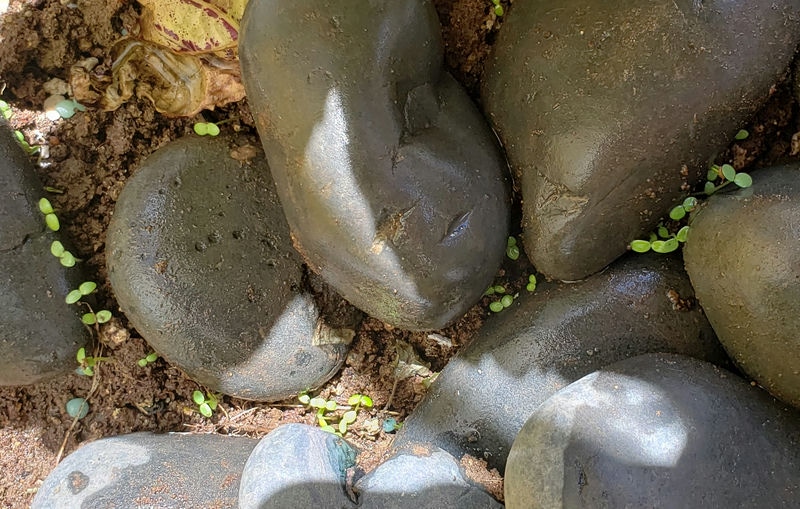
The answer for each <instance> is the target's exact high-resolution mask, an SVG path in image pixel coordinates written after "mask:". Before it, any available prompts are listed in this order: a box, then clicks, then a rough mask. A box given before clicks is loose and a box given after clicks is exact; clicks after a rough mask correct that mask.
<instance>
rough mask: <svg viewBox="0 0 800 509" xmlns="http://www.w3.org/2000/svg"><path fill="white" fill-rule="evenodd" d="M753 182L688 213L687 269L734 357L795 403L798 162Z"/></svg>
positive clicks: (799, 290) (799, 378)
mask: <svg viewBox="0 0 800 509" xmlns="http://www.w3.org/2000/svg"><path fill="white" fill-rule="evenodd" d="M754 181H755V183H754V184H753V186H752V187H751V188H748V189H742V190H739V191H737V192H734V193H722V192H720V193H717V194H715V195H713V196H711V198H710V199H709V200H708V202H707V203H706V204H705V205H704V206H703V207H702V208H701V209H700V210H699V211H697V212H696V213H695V214H693V217H692V221H691V229H690V230H689V239H688V240H687V243H686V247H685V250H684V253H685V259H686V270H687V272H688V273H689V276H690V277H691V280H692V285H694V288H695V290H696V291H697V297H698V299H700V303H701V304H702V306H703V309H704V310H705V312H706V314H707V315H708V320H709V321H710V322H711V325H712V326H713V327H714V330H715V331H716V333H717V335H718V336H719V340H720V342H721V343H722V345H723V346H724V347H725V349H726V350H727V351H728V353H729V354H730V356H731V357H732V358H733V360H734V362H736V364H737V365H738V366H739V367H740V368H741V369H742V370H743V371H744V372H745V373H747V374H748V375H749V376H751V377H753V378H755V379H756V381H758V383H759V384H761V385H762V386H763V387H764V388H766V389H767V390H768V391H770V392H771V393H772V394H773V395H775V396H777V397H779V398H781V399H783V400H784V401H786V402H788V403H791V404H792V405H794V406H796V407H800V166H798V165H794V166H791V167H779V168H772V169H769V170H759V171H758V172H756V173H754Z"/></svg>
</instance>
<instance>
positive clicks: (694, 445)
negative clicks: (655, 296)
mask: <svg viewBox="0 0 800 509" xmlns="http://www.w3.org/2000/svg"><path fill="white" fill-rule="evenodd" d="M798 472H800V415H798V413H797V412H796V411H793V410H790V409H787V408H785V407H784V406H783V405H781V404H779V403H778V402H777V401H775V400H774V399H772V398H771V397H770V396H769V395H768V394H767V393H766V392H764V391H762V390H760V389H757V388H754V387H751V386H750V385H749V384H747V383H746V382H745V381H744V380H742V379H740V378H739V377H737V376H735V375H733V374H731V373H729V372H727V371H725V370H723V369H720V368H718V367H716V366H713V365H711V364H707V363H705V362H701V361H698V360H695V359H690V358H688V357H682V356H679V355H667V354H651V355H643V356H641V357H636V358H633V359H628V360H624V361H621V362H618V363H616V364H613V365H611V366H608V367H607V368H604V369H602V370H600V371H598V372H595V373H592V374H590V375H587V376H585V377H583V378H581V379H580V380H578V381H577V382H575V383H573V384H571V385H569V386H568V387H567V388H565V389H563V390H561V391H559V392H558V393H557V394H556V395H554V396H552V397H551V398H550V399H548V400H547V401H546V402H545V403H543V404H542V405H541V406H540V407H539V409H538V410H537V411H536V413H535V414H534V415H533V416H532V417H531V418H530V420H529V421H528V422H527V423H525V426H524V427H523V429H522V431H520V433H519V436H518V437H517V440H516V441H515V442H514V446H513V447H512V449H511V454H510V455H509V457H508V464H507V467H506V477H505V498H506V507H508V508H509V509H516V508H528V507H542V508H551V507H552V508H560V507H587V508H592V509H598V508H619V507H664V508H672V507H674V508H685V507H725V508H734V507H741V508H749V507H787V508H788V507H800V475H798Z"/></svg>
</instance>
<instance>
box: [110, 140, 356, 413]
mask: <svg viewBox="0 0 800 509" xmlns="http://www.w3.org/2000/svg"><path fill="white" fill-rule="evenodd" d="M238 142H239V144H240V145H242V147H246V148H244V149H240V148H237V146H236V143H235V142H234V141H232V140H231V139H230V138H217V139H206V138H200V137H196V136H193V137H188V138H184V139H181V140H177V141H175V142H172V143H170V144H169V145H167V146H165V147H162V148H161V149H159V150H158V151H156V152H155V153H153V154H152V155H151V156H150V157H148V158H147V159H146V160H145V161H144V162H143V163H142V167H141V168H139V169H138V171H137V172H136V173H135V174H134V176H133V177H132V178H131V179H130V180H129V181H128V182H127V183H126V185H125V188H124V189H123V191H122V193H121V195H120V197H119V201H118V202H117V205H116V209H115V211H114V217H113V219H112V221H111V224H110V225H109V229H108V239H107V248H106V253H107V259H108V269H109V279H110V281H111V285H112V287H113V288H114V292H115V293H116V296H117V300H118V301H119V303H120V307H121V308H122V310H123V311H124V312H125V314H126V315H127V316H128V318H129V319H130V320H131V322H132V323H133V325H134V326H135V327H136V329H137V330H138V331H139V332H140V333H141V334H142V337H144V338H145V339H146V340H147V342H148V343H150V345H152V347H153V348H154V349H155V350H156V351H157V352H158V353H159V354H161V355H162V356H163V357H164V358H165V359H167V360H168V361H169V362H171V363H173V364H175V365H176V366H178V367H179V368H181V369H182V370H184V371H185V372H186V373H187V374H188V375H189V376H191V377H192V378H194V379H196V380H197V381H199V382H201V383H202V384H204V385H206V386H207V387H209V388H210V389H212V390H214V391H219V392H223V393H225V394H230V395H233V396H237V397H240V398H245V399H253V400H265V401H269V400H278V399H283V398H287V397H290V396H292V395H296V394H297V393H299V392H300V391H303V390H306V389H310V388H314V387H317V386H319V385H321V384H322V383H324V382H325V381H327V380H328V379H329V378H330V377H331V376H332V375H333V374H334V373H335V372H336V371H337V370H338V368H339V366H340V365H341V363H342V361H343V360H344V356H345V354H346V352H347V345H346V343H348V342H349V340H350V339H352V335H353V331H352V330H349V329H343V328H342V327H343V326H344V325H346V324H345V323H344V322H343V323H339V324H336V326H335V327H333V326H329V325H328V324H327V322H326V320H327V319H328V318H331V317H329V316H321V310H320V307H319V305H318V304H317V302H315V299H314V297H313V296H312V295H311V293H309V291H307V290H306V289H305V285H304V282H303V268H302V266H301V263H300V261H299V259H298V258H297V257H296V256H295V255H293V254H292V253H293V250H292V247H291V240H290V237H289V228H288V226H287V225H286V220H285V219H284V216H283V212H282V211H281V207H280V204H279V203H278V198H277V195H276V194H275V191H274V184H273V183H272V181H271V179H270V175H269V169H268V167H267V163H266V161H265V159H264V155H263V153H262V152H261V151H260V149H258V148H257V147H256V146H254V145H253V143H256V142H255V141H252V140H248V139H239V140H238ZM232 151H235V153H236V154H239V155H241V154H245V153H247V152H250V151H254V152H255V153H257V155H255V157H254V158H253V159H252V160H250V161H249V162H246V163H244V162H240V161H238V160H236V159H234V158H233V157H232V156H231V152H232ZM328 297H330V299H332V300H331V303H332V304H335V297H333V296H328ZM322 312H323V313H324V310H323V311H322ZM350 327H353V324H350Z"/></svg>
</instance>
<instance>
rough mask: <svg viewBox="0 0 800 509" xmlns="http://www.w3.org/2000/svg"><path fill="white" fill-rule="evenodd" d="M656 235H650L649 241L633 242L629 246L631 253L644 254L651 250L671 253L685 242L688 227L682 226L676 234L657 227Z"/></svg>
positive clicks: (660, 226) (662, 227)
mask: <svg viewBox="0 0 800 509" xmlns="http://www.w3.org/2000/svg"><path fill="white" fill-rule="evenodd" d="M656 231H657V234H656V233H651V234H650V240H634V241H632V242H631V244H630V248H631V251H635V252H637V253H646V252H648V251H650V250H651V249H652V250H653V251H655V252H656V253H662V254H666V253H671V252H673V251H675V250H677V249H678V247H680V245H681V244H682V243H684V242H686V239H687V238H688V235H689V227H688V226H684V227H682V228H681V229H680V230H678V231H677V233H670V231H669V230H668V229H667V227H666V226H664V225H659V227H658V230H656Z"/></svg>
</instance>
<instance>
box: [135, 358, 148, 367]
mask: <svg viewBox="0 0 800 509" xmlns="http://www.w3.org/2000/svg"><path fill="white" fill-rule="evenodd" d="M136 364H138V365H139V367H140V368H143V367H145V366H147V359H139V360H138V361H136Z"/></svg>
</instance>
